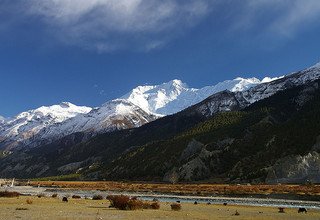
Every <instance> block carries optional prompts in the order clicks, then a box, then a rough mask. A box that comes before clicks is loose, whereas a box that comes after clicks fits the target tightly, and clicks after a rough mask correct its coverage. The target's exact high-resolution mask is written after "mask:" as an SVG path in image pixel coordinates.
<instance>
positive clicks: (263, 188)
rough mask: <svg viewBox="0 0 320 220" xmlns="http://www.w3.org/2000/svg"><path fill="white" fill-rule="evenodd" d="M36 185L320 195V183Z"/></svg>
mask: <svg viewBox="0 0 320 220" xmlns="http://www.w3.org/2000/svg"><path fill="white" fill-rule="evenodd" d="M30 185H32V186H38V185H40V186H45V187H51V186H54V187H60V188H74V189H88V190H90V189H96V190H108V191H127V192H158V193H171V194H176V195H198V196H207V195H252V194H260V195H269V194H286V195H288V194H290V195H305V196H319V198H320V185H219V184H163V183H161V184H157V183H125V182H112V181H101V182H93V181H88V182H80V181H32V182H30Z"/></svg>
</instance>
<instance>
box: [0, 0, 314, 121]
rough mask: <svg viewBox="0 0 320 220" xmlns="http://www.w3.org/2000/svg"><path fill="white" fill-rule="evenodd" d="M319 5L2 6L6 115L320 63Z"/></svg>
mask: <svg viewBox="0 0 320 220" xmlns="http://www.w3.org/2000/svg"><path fill="white" fill-rule="evenodd" d="M319 20H320V1H318V0H242V1H238V0H197V1H193V0H162V1H160V0H91V1H87V0H15V1H12V0H0V80H1V87H0V99H1V104H0V115H3V116H6V117H9V116H13V115H15V114H17V113H19V112H21V111H25V110H28V109H33V108H36V107H39V106H41V105H52V104H56V103H60V102H62V101H70V102H72V103H74V104H77V105H87V106H99V105H101V104H102V103H104V102H106V101H108V100H110V99H113V98H117V97H119V96H121V95H123V94H125V93H126V92H128V91H130V90H131V89H132V88H134V87H136V86H137V85H144V84H159V83H163V82H166V81H169V80H171V79H175V78H178V79H181V80H182V81H184V82H186V83H187V84H188V85H189V86H191V87H203V86H206V85H213V84H216V83H217V82H220V81H223V80H226V79H232V78H235V77H237V76H242V77H254V76H255V77H259V78H263V77H264V76H271V77H273V76H279V75H282V74H285V73H289V72H292V71H294V70H299V69H303V68H305V67H308V66H311V65H313V64H315V63H317V62H319V61H320V53H319V51H320V43H319V39H320V22H319Z"/></svg>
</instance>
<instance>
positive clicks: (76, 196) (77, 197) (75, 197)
mask: <svg viewBox="0 0 320 220" xmlns="http://www.w3.org/2000/svg"><path fill="white" fill-rule="evenodd" d="M72 198H73V199H81V196H78V195H73V196H72Z"/></svg>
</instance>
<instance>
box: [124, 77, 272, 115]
mask: <svg viewBox="0 0 320 220" xmlns="http://www.w3.org/2000/svg"><path fill="white" fill-rule="evenodd" d="M275 79H277V78H269V77H266V78H264V79H263V80H262V81H261V80H259V79H257V78H248V79H245V78H241V77H237V78H235V79H233V80H226V81H223V82H220V83H218V84H216V85H214V86H206V87H203V88H201V89H196V88H189V87H188V86H187V84H185V83H183V82H182V81H181V80H177V79H175V80H172V81H169V82H167V83H163V84H160V85H156V86H138V87H137V88H135V89H133V90H132V91H131V92H130V93H128V94H126V95H124V96H123V97H121V98H122V99H126V100H128V101H130V102H132V103H134V104H135V105H137V106H140V107H141V108H142V109H143V110H144V111H146V112H149V113H152V114H157V115H170V114H174V113H176V112H179V111H181V110H183V109H185V108H187V107H189V106H191V105H194V104H196V103H198V102H200V101H202V100H204V99H205V98H207V97H208V96H210V95H212V94H214V93H217V92H220V91H223V90H230V91H232V92H238V91H244V90H247V89H249V88H251V87H253V86H256V85H258V84H260V83H264V82H270V81H272V80H275Z"/></svg>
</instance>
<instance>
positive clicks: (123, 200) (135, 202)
mask: <svg viewBox="0 0 320 220" xmlns="http://www.w3.org/2000/svg"><path fill="white" fill-rule="evenodd" d="M107 199H108V200H109V201H110V207H113V208H116V209H119V210H137V209H160V204H159V203H158V202H147V201H142V200H139V199H137V198H136V197H129V196H125V195H109V196H107Z"/></svg>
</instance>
